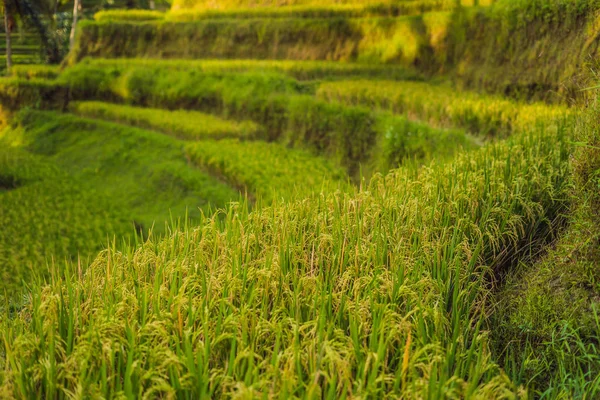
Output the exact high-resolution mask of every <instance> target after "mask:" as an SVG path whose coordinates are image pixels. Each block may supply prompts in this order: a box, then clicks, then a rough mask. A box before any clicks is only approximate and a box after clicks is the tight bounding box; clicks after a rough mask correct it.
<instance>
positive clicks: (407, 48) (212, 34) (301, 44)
mask: <svg viewBox="0 0 600 400" xmlns="http://www.w3.org/2000/svg"><path fill="white" fill-rule="evenodd" d="M450 22H451V15H450V13H448V12H438V13H428V14H426V15H422V16H421V15H419V16H408V17H406V16H405V17H397V18H241V19H238V18H218V19H205V20H199V21H191V22H178V21H147V22H143V23H139V22H128V21H117V22H110V21H104V22H98V21H86V22H85V23H82V24H81V26H80V34H79V35H78V39H77V43H76V47H75V49H74V50H73V52H72V53H71V54H70V56H69V62H70V63H75V62H77V61H79V60H82V59H83V58H85V57H101V58H136V57H139V58H164V59H198V58H200V59H215V58H217V59H277V60H283V59H288V60H306V61H315V60H322V61H324V60H327V61H344V62H351V61H358V62H364V63H369V64H393V65H400V66H404V67H410V66H417V65H418V66H420V67H424V68H423V70H424V71H425V72H431V71H435V70H436V68H437V67H438V61H439V60H437V59H436V57H437V56H436V54H435V53H433V52H432V51H431V50H432V45H434V46H436V47H439V48H441V47H442V46H443V43H441V42H442V41H443V38H444V32H445V30H446V28H447V26H448V24H449V23H450ZM438 42H439V43H438Z"/></svg>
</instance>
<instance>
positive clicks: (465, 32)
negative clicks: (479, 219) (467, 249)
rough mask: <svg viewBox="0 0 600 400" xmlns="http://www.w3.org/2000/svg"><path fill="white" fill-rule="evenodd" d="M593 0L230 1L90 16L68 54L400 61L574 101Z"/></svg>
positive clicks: (516, 91) (588, 45)
mask: <svg viewBox="0 0 600 400" xmlns="http://www.w3.org/2000/svg"><path fill="white" fill-rule="evenodd" d="M596 3H597V2H595V0H577V1H563V0H536V1H533V2H529V3H528V2H524V1H513V0H498V1H496V2H494V4H493V5H491V6H490V7H471V8H469V7H467V8H462V9H458V10H453V11H443V12H429V13H424V14H421V15H413V16H401V17H380V18H352V17H351V16H338V17H335V18H321V17H318V15H310V14H309V15H307V16H305V17H302V15H295V14H294V13H293V12H289V11H278V12H280V13H282V14H285V15H286V16H285V17H282V18H270V16H269V15H265V16H264V17H262V18H258V17H257V15H256V14H257V13H258V16H259V15H260V13H261V12H262V13H265V12H266V11H265V10H263V11H259V10H260V9H261V8H258V10H256V9H252V10H249V11H248V12H247V14H248V15H252V16H253V18H241V17H240V15H238V14H239V13H240V12H239V11H235V10H236V8H231V10H233V11H231V13H233V14H232V18H215V15H216V16H218V15H220V13H225V14H227V12H230V11H223V10H217V11H202V10H201V11H198V12H192V14H189V12H187V11H186V12H184V13H183V16H181V13H179V14H178V12H175V13H172V14H173V17H172V18H174V19H177V18H179V19H185V18H187V20H188V21H187V22H180V21H177V20H175V21H162V20H161V21H149V22H145V23H137V22H136V23H131V22H127V21H122V22H118V23H109V22H89V23H87V24H85V25H84V26H82V32H81V35H79V39H78V44H77V50H76V51H75V52H74V53H73V54H72V55H71V61H72V62H74V61H77V60H81V59H82V58H84V57H87V56H92V57H104V58H106V57H111V58H114V57H128V58H134V57H149V58H223V59H294V60H331V61H359V62H366V63H371V64H382V63H383V64H395V65H398V64H400V65H403V66H411V67H415V68H417V69H418V70H420V71H421V72H423V73H424V74H427V75H431V74H439V73H443V74H446V75H448V76H449V77H450V78H452V79H453V80H454V81H456V82H457V83H459V84H460V85H462V86H464V87H467V88H471V89H477V90H485V91H491V92H495V93H499V94H505V95H510V96H514V97H518V98H535V99H543V100H549V101H553V102H570V101H571V100H572V99H573V98H580V97H581V96H582V93H581V92H580V91H579V88H580V87H581V86H582V85H586V84H588V83H589V82H590V81H591V80H593V79H594V76H593V74H592V73H591V72H589V71H592V70H595V67H596V66H595V64H594V61H593V60H594V59H595V55H596V54H597V51H598V44H597V39H596V38H597V36H598V35H597V34H598V29H599V28H598V24H597V23H596V18H595V12H594V10H596V9H598V5H597V4H596ZM219 4H220V3H219ZM321 6H322V4H321ZM343 7H345V6H343ZM201 8H203V7H201ZM284 9H287V8H284ZM236 12H237V13H238V14H236ZM197 13H200V14H199V15H200V17H196V16H195V15H197ZM202 13H209V15H211V17H210V18H206V19H203V18H204V17H203V16H202V15H204V14H202ZM211 13H212V14H211ZM286 13H287V14H286ZM213 14H215V15H213ZM242 14H243V13H242ZM178 15H180V16H179V17H178ZM185 15H188V16H189V15H191V17H189V18H188V17H185ZM190 18H191V19H193V21H189V19H190ZM198 18H200V19H198ZM532 37H535V38H536V39H535V41H532V40H530V39H531V38H532ZM467 38H469V40H466V39H467ZM541 49H543V51H542V50H541Z"/></svg>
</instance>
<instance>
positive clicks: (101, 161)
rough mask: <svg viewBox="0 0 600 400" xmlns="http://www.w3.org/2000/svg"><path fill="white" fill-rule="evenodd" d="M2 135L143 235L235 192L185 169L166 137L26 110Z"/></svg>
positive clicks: (173, 143) (180, 151)
mask: <svg viewBox="0 0 600 400" xmlns="http://www.w3.org/2000/svg"><path fill="white" fill-rule="evenodd" d="M17 121H18V124H17V125H15V126H14V127H13V128H12V129H9V130H8V131H6V132H5V133H4V137H5V138H6V139H7V140H10V141H12V142H13V143H16V144H19V145H20V147H21V148H22V149H24V150H27V151H29V152H31V153H34V154H40V155H44V156H46V157H47V158H48V159H49V160H50V161H52V162H54V163H55V164H56V165H58V166H59V167H60V168H61V169H62V170H64V171H66V172H68V173H69V175H70V176H71V177H73V178H74V179H77V180H78V181H80V182H84V183H85V185H86V186H85V187H86V188H88V189H89V190H91V191H93V192H99V193H103V194H104V195H106V196H108V197H109V198H111V199H112V202H113V204H114V205H115V207H117V208H122V209H125V210H127V216H128V217H129V220H130V221H135V223H136V224H137V226H139V227H141V228H143V229H144V230H145V231H147V230H149V229H150V228H152V226H153V225H155V224H156V228H155V229H156V230H157V231H161V230H162V229H163V228H164V222H165V221H169V220H170V219H171V216H173V217H174V218H181V217H184V216H186V215H188V217H189V218H192V219H198V218H199V216H200V211H199V208H203V209H204V211H209V210H210V209H211V208H214V207H216V206H223V205H224V204H226V203H227V202H228V201H229V200H230V199H234V198H236V193H235V192H234V191H233V190H232V189H231V188H229V187H228V186H226V185H224V184H222V183H220V182H218V181H217V180H215V179H214V178H212V177H209V176H207V175H206V174H204V173H202V172H201V171H198V170H196V169H194V168H192V167H190V165H188V163H187V161H186V158H185V154H184V152H183V146H182V145H181V144H180V143H179V142H178V141H176V140H175V139H172V138H170V137H168V136H165V135H162V134H160V133H156V132H149V131H144V130H141V129H135V128H130V127H126V126H123V125H118V124H112V123H108V122H102V121H97V120H89V119H83V118H77V117H74V116H72V115H67V114H64V115H61V114H57V113H54V112H41V111H28V112H23V113H21V114H20V115H19V116H18V117H17Z"/></svg>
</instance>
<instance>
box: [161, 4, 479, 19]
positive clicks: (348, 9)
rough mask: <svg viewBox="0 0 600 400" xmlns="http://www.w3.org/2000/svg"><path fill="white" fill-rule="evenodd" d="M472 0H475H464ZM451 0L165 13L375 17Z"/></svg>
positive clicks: (192, 16)
mask: <svg viewBox="0 0 600 400" xmlns="http://www.w3.org/2000/svg"><path fill="white" fill-rule="evenodd" d="M463 3H471V4H472V0H471V1H470V2H469V1H463ZM453 7H454V2H452V1H439V0H411V1H401V2H394V3H392V2H389V3H379V4H377V3H376V4H370V5H364V4H362V5H360V4H326V3H325V4H323V3H321V4H318V3H316V2H315V4H308V5H289V6H280V5H268V6H259V7H248V5H247V4H243V5H240V6H239V7H235V8H222V7H215V8H213V7H199V8H191V9H173V10H171V11H170V12H168V13H167V14H166V15H165V19H166V20H167V21H178V22H190V21H201V20H205V19H219V18H237V19H248V18H374V17H397V16H400V15H414V14H421V13H425V12H431V11H442V10H451V9H452V8H453Z"/></svg>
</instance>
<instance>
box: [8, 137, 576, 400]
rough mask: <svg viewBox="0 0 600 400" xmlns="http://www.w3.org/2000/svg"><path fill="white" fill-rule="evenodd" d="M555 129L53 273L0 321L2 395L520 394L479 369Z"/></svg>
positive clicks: (547, 188) (550, 165)
mask: <svg viewBox="0 0 600 400" xmlns="http://www.w3.org/2000/svg"><path fill="white" fill-rule="evenodd" d="M567 131H568V127H564V126H558V127H553V128H548V129H546V130H542V129H540V130H538V131H535V132H528V133H524V134H520V135H516V136H513V137H512V138H510V139H509V140H508V141H507V142H504V143H498V144H495V145H491V146H487V147H485V148H483V149H481V150H479V151H475V152H472V153H470V154H469V155H459V156H458V158H457V159H456V161H455V162H453V163H450V164H442V163H440V164H433V165H432V166H431V167H429V168H424V169H418V170H398V171H396V172H393V173H391V174H389V175H387V176H386V177H379V178H377V179H375V180H373V181H372V182H371V184H370V185H369V186H368V187H365V188H364V190H360V191H358V192H356V193H350V194H340V193H338V194H336V193H330V194H323V195H319V196H313V197H312V198H309V199H306V200H301V201H297V202H294V203H289V204H286V205H275V206H273V207H270V208H265V209H262V210H257V211H255V212H252V213H248V211H247V208H246V207H245V206H244V205H238V206H232V208H230V209H229V210H228V211H226V212H224V213H223V214H222V215H221V216H220V217H213V218H208V219H203V220H202V221H201V223H200V225H199V227H198V228H196V229H183V230H175V231H173V232H172V233H171V235H170V237H168V238H166V239H165V240H151V241H148V242H146V243H145V244H144V245H143V246H141V247H140V248H138V249H130V250H125V251H121V252H119V251H115V250H114V249H108V250H107V251H105V252H103V253H101V254H100V255H99V257H98V258H97V259H96V260H95V261H94V262H93V263H92V264H91V265H90V266H89V268H82V269H79V268H78V267H77V266H75V265H73V266H72V267H70V268H67V269H66V270H64V271H62V272H59V271H57V272H55V273H53V275H52V279H51V280H49V281H48V282H47V283H45V284H44V283H41V282H35V283H32V289H31V303H29V304H26V305H24V306H23V308H22V309H19V310H15V311H13V312H12V313H8V312H7V313H6V317H5V318H2V320H1V321H0V336H1V337H2V338H3V341H4V349H5V353H4V354H5V355H4V357H3V358H4V359H5V361H4V365H3V371H4V376H3V378H2V381H1V382H0V393H2V394H6V395H7V396H13V397H55V396H60V395H63V394H64V395H66V394H68V393H78V394H79V395H81V396H84V397H97V396H102V397H115V396H117V395H125V396H129V397H141V396H164V397H168V396H172V397H183V398H185V397H208V396H211V397H230V396H234V395H235V396H249V397H262V396H267V397H268V396H273V397H290V396H295V397H324V398H329V399H333V398H340V397H344V396H346V397H358V396H361V397H366V396H372V397H382V396H390V395H394V396H399V397H404V398H421V397H428V398H443V397H449V396H456V397H461V398H473V397H480V398H500V397H509V396H515V395H517V394H519V393H521V392H519V389H518V388H517V387H515V386H514V385H513V384H511V382H510V381H509V378H508V377H507V376H506V375H504V374H503V373H502V372H501V370H500V369H499V368H498V367H497V365H495V364H494V362H493V361H492V360H491V357H490V349H489V347H490V346H489V331H488V326H487V324H486V315H487V309H486V298H488V296H489V291H488V288H487V285H486V283H487V282H488V278H489V276H490V274H492V273H497V272H499V271H500V270H503V269H506V268H510V266H511V265H513V264H514V263H515V262H516V261H517V260H518V259H519V258H520V257H521V256H523V253H522V251H521V250H520V249H527V248H529V249H530V250H534V249H533V247H535V246H537V245H539V241H540V238H541V235H544V232H547V230H548V222H547V221H552V220H554V219H555V218H556V215H558V214H560V213H561V212H563V210H564V206H565V201H564V199H565V191H566V190H567V189H568V175H569V166H568V156H569V153H570V145H569V139H570V138H569V137H568V135H567V134H566V132H567ZM532 166H535V168H532ZM534 234H535V236H536V238H535V240H532V238H533V237H534ZM21 371H36V372H37V373H32V374H29V373H28V374H23V373H22V372H21Z"/></svg>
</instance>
